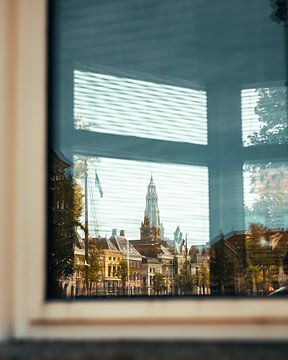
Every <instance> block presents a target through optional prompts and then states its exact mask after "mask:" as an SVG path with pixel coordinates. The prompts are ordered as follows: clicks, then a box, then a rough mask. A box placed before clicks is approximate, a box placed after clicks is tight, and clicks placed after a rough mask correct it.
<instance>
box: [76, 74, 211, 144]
mask: <svg viewBox="0 0 288 360" xmlns="http://www.w3.org/2000/svg"><path fill="white" fill-rule="evenodd" d="M127 76H128V75H127V74H125V73H124V74H121V75H118V76H115V75H114V76H113V75H106V74H101V73H95V72H91V71H77V70H75V71H74V106H75V108H74V114H75V115H74V116H75V127H76V128H78V129H85V130H89V131H97V132H101V133H109V134H118V135H131V136H138V137H144V138H151V139H163V140H171V141H183V142H189V143H196V144H207V100H206V93H205V91H201V90H193V89H189V88H188V87H185V86H182V87H181V86H175V85H166V84H161V83H155V82H151V81H144V80H135V79H133V78H129V77H127ZM138 76H139V75H138ZM141 78H142V79H143V78H145V75H143V74H142V76H141Z"/></svg>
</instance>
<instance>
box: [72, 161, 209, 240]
mask: <svg viewBox="0 0 288 360" xmlns="http://www.w3.org/2000/svg"><path fill="white" fill-rule="evenodd" d="M83 161H85V160H81V159H77V157H75V167H76V173H75V181H77V183H79V184H80V186H81V188H82V189H84V174H83V173H82V174H81V176H78V172H77V169H78V168H79V167H83ZM86 166H87V169H88V174H87V176H88V204H89V205H88V210H89V234H90V236H93V237H95V236H101V237H105V236H106V237H110V236H111V234H112V230H113V229H116V230H117V232H118V233H119V232H120V230H124V231H125V237H126V239H128V240H135V239H140V230H139V229H140V227H141V222H142V221H144V213H145V209H146V208H147V203H146V202H147V201H148V200H147V196H148V193H147V191H148V190H149V189H150V188H149V184H150V183H151V182H152V183H153V188H154V186H155V201H157V204H156V203H155V204H152V202H153V201H154V199H153V196H152V198H151V204H152V205H151V207H150V205H149V209H150V210H149V211H151V214H154V211H155V212H156V211H159V213H158V215H157V217H158V218H157V219H155V218H154V217H153V219H152V217H151V218H150V222H151V221H153V222H154V221H155V224H156V223H157V226H158V225H159V226H160V227H161V238H162V239H166V240H167V239H173V238H174V232H175V231H176V228H177V227H178V226H179V228H180V229H181V231H182V233H183V238H184V236H185V235H187V238H188V240H187V241H188V244H189V245H192V243H193V244H195V245H202V244H206V243H207V242H208V241H209V204H208V169H207V167H204V166H185V165H178V164H177V165H175V164H161V163H148V162H140V161H131V160H118V159H109V158H88V159H86ZM149 201H150V200H149ZM195 208H197V211H195ZM146 210H147V209H146ZM147 211H148V210H147ZM147 214H148V212H147ZM147 214H146V215H147ZM155 214H156V213H155ZM147 216H148V217H150V213H149V214H148V215H147ZM151 216H152V215H151ZM153 216H154V215H153ZM155 216H156V215H155Z"/></svg>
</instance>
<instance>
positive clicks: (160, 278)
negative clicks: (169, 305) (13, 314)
mask: <svg viewBox="0 0 288 360" xmlns="http://www.w3.org/2000/svg"><path fill="white" fill-rule="evenodd" d="M152 287H153V290H154V292H155V294H157V295H162V294H163V293H165V292H166V291H167V285H166V282H165V277H164V275H163V274H161V273H160V272H156V273H155V275H154V277H153V284H152Z"/></svg>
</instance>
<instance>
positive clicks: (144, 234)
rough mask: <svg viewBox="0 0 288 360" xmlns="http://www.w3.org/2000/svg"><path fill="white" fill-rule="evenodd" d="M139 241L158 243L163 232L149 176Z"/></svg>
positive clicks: (154, 188)
mask: <svg viewBox="0 0 288 360" xmlns="http://www.w3.org/2000/svg"><path fill="white" fill-rule="evenodd" d="M140 231H141V240H146V241H151V242H155V241H160V240H161V235H163V234H162V233H163V232H164V230H163V226H162V225H161V224H160V215H159V208H158V195H157V193H156V185H155V183H154V180H153V176H152V175H151V178H150V183H149V185H148V186H147V195H146V208H145V213H144V222H142V224H141V228H140Z"/></svg>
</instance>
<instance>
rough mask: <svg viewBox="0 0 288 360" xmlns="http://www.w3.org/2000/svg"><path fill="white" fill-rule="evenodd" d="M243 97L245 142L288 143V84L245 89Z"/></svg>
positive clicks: (257, 143) (260, 143)
mask: <svg viewBox="0 0 288 360" xmlns="http://www.w3.org/2000/svg"><path fill="white" fill-rule="evenodd" d="M241 100H242V103H241V104H242V136H243V144H244V146H251V145H264V144H275V143H276V144H285V143H287V140H288V125H287V124H288V119H287V87H286V86H271V87H267V88H258V89H245V90H242V93H241Z"/></svg>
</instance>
